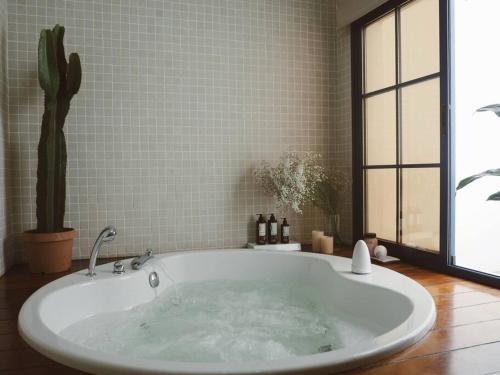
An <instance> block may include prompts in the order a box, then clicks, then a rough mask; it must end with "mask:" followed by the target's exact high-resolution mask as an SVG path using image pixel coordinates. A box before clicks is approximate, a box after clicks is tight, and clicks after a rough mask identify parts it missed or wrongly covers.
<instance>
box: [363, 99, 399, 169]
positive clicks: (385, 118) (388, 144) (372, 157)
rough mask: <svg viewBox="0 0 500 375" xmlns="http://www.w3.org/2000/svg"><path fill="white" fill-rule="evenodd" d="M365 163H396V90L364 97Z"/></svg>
mask: <svg viewBox="0 0 500 375" xmlns="http://www.w3.org/2000/svg"><path fill="white" fill-rule="evenodd" d="M365 121H366V128H365V129H366V135H365V136H366V163H367V164H368V165H377V164H379V165H380V164H395V163H396V92H395V91H390V92H387V93H384V94H380V95H375V96H371V97H369V98H366V99H365Z"/></svg>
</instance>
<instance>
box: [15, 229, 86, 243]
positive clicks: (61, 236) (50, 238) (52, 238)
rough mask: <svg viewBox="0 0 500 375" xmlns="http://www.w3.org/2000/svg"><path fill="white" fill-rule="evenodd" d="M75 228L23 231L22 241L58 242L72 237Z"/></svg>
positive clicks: (74, 233) (74, 234) (73, 236)
mask: <svg viewBox="0 0 500 375" xmlns="http://www.w3.org/2000/svg"><path fill="white" fill-rule="evenodd" d="M75 236H76V230H75V229H73V228H64V231H63V232H54V233H38V232H36V230H35V229H31V230H27V231H25V232H23V241H24V242H59V241H68V240H72V239H74V238H75Z"/></svg>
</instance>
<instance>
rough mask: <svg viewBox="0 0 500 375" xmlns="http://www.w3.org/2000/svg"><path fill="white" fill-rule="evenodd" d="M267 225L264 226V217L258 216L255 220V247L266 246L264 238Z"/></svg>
mask: <svg viewBox="0 0 500 375" xmlns="http://www.w3.org/2000/svg"><path fill="white" fill-rule="evenodd" d="M266 227H267V224H266V219H264V216H263V215H262V214H259V219H258V220H257V233H256V239H255V242H257V245H265V244H266V237H267V228H266Z"/></svg>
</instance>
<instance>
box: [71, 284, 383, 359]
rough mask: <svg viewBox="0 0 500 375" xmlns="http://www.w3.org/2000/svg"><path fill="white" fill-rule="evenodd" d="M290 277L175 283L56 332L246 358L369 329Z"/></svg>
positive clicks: (162, 355)
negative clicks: (138, 301) (325, 304)
mask: <svg viewBox="0 0 500 375" xmlns="http://www.w3.org/2000/svg"><path fill="white" fill-rule="evenodd" d="M310 296H311V293H309V292H308V290H307V288H304V287H303V286H301V285H298V284H294V283H290V282H287V283H284V282H283V283H278V282H275V281H273V282H270V281H236V280H213V281H206V282H196V283H182V284H178V285H177V286H176V287H175V288H169V289H167V290H166V291H165V292H164V293H163V294H162V295H161V296H159V297H158V298H157V299H155V300H154V301H153V302H151V303H148V304H144V305H140V306H137V307H135V308H133V309H131V310H128V311H120V312H114V313H106V314H98V315H95V316H93V317H90V318H88V319H85V320H83V321H80V322H77V323H75V324H73V325H71V326H69V327H68V328H66V329H65V330H64V331H63V332H62V333H61V335H62V336H63V337H64V338H66V339H68V340H70V341H73V342H76V343H78V344H80V345H83V346H86V347H88V348H90V349H94V350H98V351H102V352H108V353H115V354H123V355H127V356H135V357H140V358H152V359H160V360H165V361H180V362H245V361H254V360H274V359H282V358H288V357H295V356H303V355H310V354H316V353H321V352H327V351H332V350H336V349H339V348H342V347H345V346H350V345H355V344H356V343H357V342H359V341H362V340H366V339H369V338H372V337H374V333H373V332H371V331H370V330H369V329H367V328H364V327H361V326H360V325H359V324H353V323H352V322H349V321H347V320H345V319H341V318H340V317H339V316H337V315H334V314H332V312H331V311H329V310H327V309H326V308H324V307H322V305H321V303H320V302H318V301H315V300H314V299H312V298H311V297H310Z"/></svg>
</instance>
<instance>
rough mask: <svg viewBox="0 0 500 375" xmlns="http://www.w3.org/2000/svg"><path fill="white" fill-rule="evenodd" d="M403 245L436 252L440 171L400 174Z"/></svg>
mask: <svg viewBox="0 0 500 375" xmlns="http://www.w3.org/2000/svg"><path fill="white" fill-rule="evenodd" d="M401 196H402V202H401V206H402V216H403V217H402V223H401V224H402V225H401V228H402V242H403V243H404V244H405V245H408V246H412V247H419V248H423V249H426V250H431V251H439V168H407V169H403V170H402V194H401Z"/></svg>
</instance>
